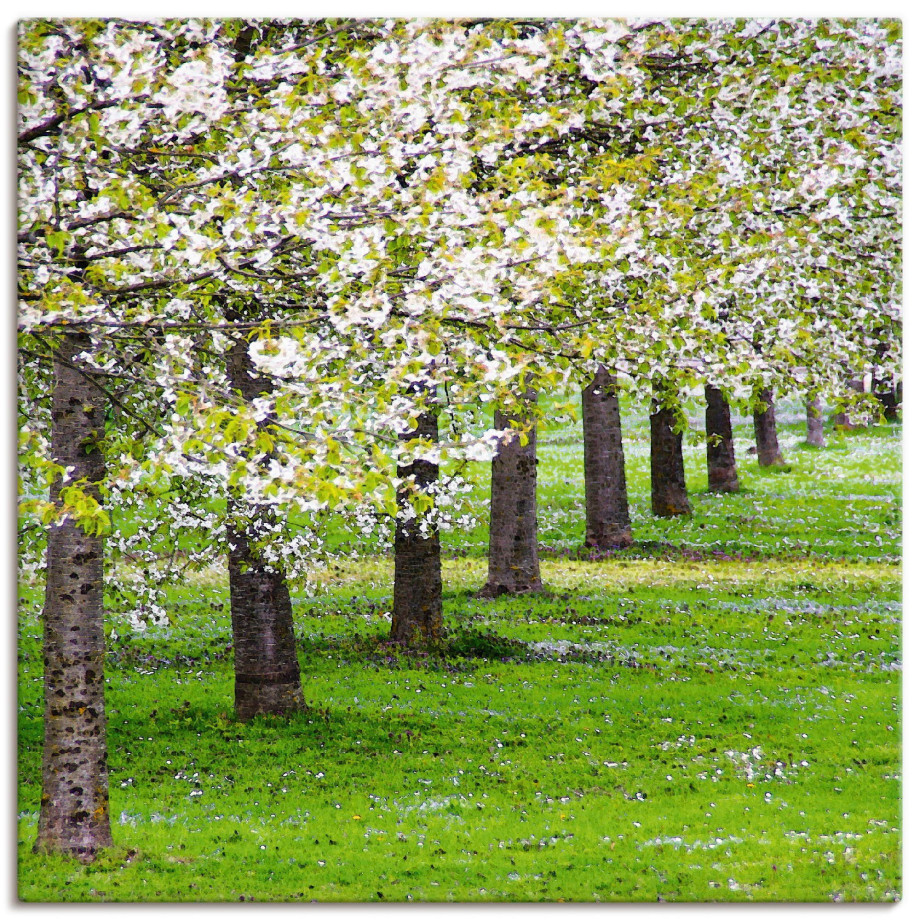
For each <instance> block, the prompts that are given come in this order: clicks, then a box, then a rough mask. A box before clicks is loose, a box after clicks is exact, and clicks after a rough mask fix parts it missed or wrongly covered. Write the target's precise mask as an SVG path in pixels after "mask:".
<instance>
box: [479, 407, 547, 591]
mask: <svg viewBox="0 0 920 920" xmlns="http://www.w3.org/2000/svg"><path fill="white" fill-rule="evenodd" d="M528 398H529V399H534V398H535V397H533V396H531V395H529V396H528ZM511 421H512V417H509V416H506V415H504V414H503V413H501V412H496V413H495V427H496V428H497V429H503V428H508V427H510V423H511ZM526 441H527V443H526V444H524V445H522V444H521V437H520V435H519V434H517V433H515V434H514V435H513V436H512V437H511V438H510V439H509V440H508V441H506V442H504V443H502V444H501V445H500V446H499V449H498V453H497V454H496V456H495V457H494V458H493V460H492V497H491V515H490V519H489V576H488V581H487V582H486V584H485V586H484V587H483V589H482V591H481V592H480V594H481V595H482V596H483V597H497V596H498V595H500V594H525V593H528V592H539V591H542V590H543V582H542V581H541V579H540V560H539V558H538V556H537V432H536V425H531V427H530V429H529V430H528V431H527V432H526Z"/></svg>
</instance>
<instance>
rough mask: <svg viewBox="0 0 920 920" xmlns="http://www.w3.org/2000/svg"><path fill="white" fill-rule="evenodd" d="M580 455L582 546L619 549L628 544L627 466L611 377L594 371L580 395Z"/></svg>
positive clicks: (629, 528) (615, 393)
mask: <svg viewBox="0 0 920 920" xmlns="http://www.w3.org/2000/svg"><path fill="white" fill-rule="evenodd" d="M581 410H582V424H583V426H584V450H585V518H586V521H585V545H586V546H593V547H597V548H598V549H618V548H620V547H623V546H629V544H630V543H632V541H633V538H632V527H631V525H630V520H629V501H628V498H627V494H626V462H625V458H624V456H623V433H622V427H621V425H620V401H619V399H618V398H617V385H616V378H615V377H613V376H611V374H610V373H609V371H608V370H607V368H605V367H603V366H602V367H599V368H598V369H597V373H596V374H595V375H594V379H593V380H592V381H591V383H589V384H588V386H587V387H585V389H584V390H583V391H582V394H581Z"/></svg>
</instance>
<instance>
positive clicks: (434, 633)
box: [390, 412, 444, 644]
mask: <svg viewBox="0 0 920 920" xmlns="http://www.w3.org/2000/svg"><path fill="white" fill-rule="evenodd" d="M416 420H417V421H418V426H417V428H416V429H415V430H414V431H408V432H406V433H404V434H402V435H401V436H400V438H401V440H403V441H411V440H414V439H416V438H423V439H425V440H427V441H431V442H433V443H437V441H438V416H437V414H436V413H435V412H423V413H421V414H420V415H418V416H416ZM397 475H398V476H399V478H400V479H401V480H403V481H404V482H405V481H406V480H410V481H411V482H413V483H414V485H415V488H416V489H418V490H420V491H422V492H427V491H430V490H431V488H432V486H433V485H434V484H435V482H437V479H438V465H437V464H436V463H430V462H429V461H427V460H413V461H412V462H411V463H410V464H408V465H407V466H400V467H397ZM410 494H411V489H410V488H407V486H406V485H405V484H403V485H401V486H400V487H399V489H398V490H397V493H396V504H397V509H398V510H397V516H396V537H395V543H394V554H395V557H396V568H395V574H394V578H393V618H392V623H391V626H390V638H391V639H392V640H393V641H395V642H401V643H403V644H411V643H413V642H426V641H427V642H430V641H432V640H438V639H442V638H443V637H444V617H443V612H442V606H441V537H440V534H439V533H438V528H437V525H436V524H433V523H428V524H426V523H425V522H424V521H423V520H421V519H419V517H418V516H417V515H415V514H413V513H412V512H411V509H412V504H411V502H410V500H409V496H410ZM406 512H409V513H410V516H409V517H404V515H405V514H406Z"/></svg>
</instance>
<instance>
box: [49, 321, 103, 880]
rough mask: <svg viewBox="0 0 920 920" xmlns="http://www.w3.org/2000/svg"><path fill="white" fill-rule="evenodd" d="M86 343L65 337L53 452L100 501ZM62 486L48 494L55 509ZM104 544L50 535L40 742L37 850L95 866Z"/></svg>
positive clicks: (70, 529) (77, 531) (97, 410)
mask: <svg viewBox="0 0 920 920" xmlns="http://www.w3.org/2000/svg"><path fill="white" fill-rule="evenodd" d="M89 345H90V342H89V338H88V336H85V335H64V336H62V337H61V343H60V345H59V350H58V352H57V354H56V356H55V359H54V390H53V393H52V397H51V399H52V404H51V454H52V457H53V459H54V461H55V463H59V464H61V465H62V466H64V467H70V468H71V471H70V477H69V478H70V481H71V482H79V481H80V480H84V479H85V484H84V485H83V490H84V491H85V492H86V493H87V494H89V495H91V496H93V497H94V498H96V499H97V500H98V497H99V489H98V483H99V482H100V481H101V480H102V477H103V475H104V473H105V461H104V458H103V455H102V451H101V449H100V441H101V439H102V437H103V435H104V412H105V400H104V394H103V393H102V392H101V391H100V390H99V389H98V387H96V386H95V385H94V384H93V382H92V380H91V372H89V371H83V372H81V369H79V364H80V362H79V358H78V355H79V354H80V353H81V352H83V351H85V350H87V349H88V348H89ZM62 485H63V483H62V482H61V480H60V479H58V480H56V481H55V482H54V483H53V484H52V486H51V494H50V498H51V501H52V502H54V503H55V504H56V505H58V507H60V506H61V504H62V502H61V498H60V493H61V488H62ZM103 551H104V543H103V538H102V537H101V536H98V535H91V534H88V533H86V532H85V531H84V530H83V529H82V528H81V527H79V526H77V525H76V524H74V523H73V521H72V520H70V519H66V518H65V519H64V520H63V521H62V522H61V523H60V524H57V525H52V526H51V527H50V528H49V529H48V547H47V554H46V560H47V566H46V582H45V608H44V614H43V620H44V669H45V677H44V692H45V719H44V728H45V738H44V747H43V752H42V797H41V809H40V812H39V818H38V839H37V840H36V842H35V851H36V852H41V853H50V852H59V853H65V854H69V855H71V856H74V857H76V858H77V859H78V860H80V861H81V862H90V861H92V860H93V859H94V858H95V856H96V854H97V853H98V852H99V850H101V849H103V848H104V847H109V846H111V845H112V831H111V826H110V824H109V783H108V769H107V766H106V736H105V692H104V691H105V677H104V674H103V669H104V663H105V634H104V629H103V602H102V586H103V581H102V578H103Z"/></svg>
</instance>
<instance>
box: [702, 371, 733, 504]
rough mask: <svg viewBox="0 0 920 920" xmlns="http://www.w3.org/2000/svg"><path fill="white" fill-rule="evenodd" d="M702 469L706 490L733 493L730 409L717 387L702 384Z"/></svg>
mask: <svg viewBox="0 0 920 920" xmlns="http://www.w3.org/2000/svg"><path fill="white" fill-rule="evenodd" d="M706 470H707V472H708V474H709V491H710V492H737V491H738V469H737V467H736V466H735V442H734V438H733V437H732V412H731V407H730V406H729V405H728V401H727V400H726V399H725V395H724V394H723V393H722V391H721V390H720V389H719V388H718V387H714V386H710V385H709V384H707V385H706Z"/></svg>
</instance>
